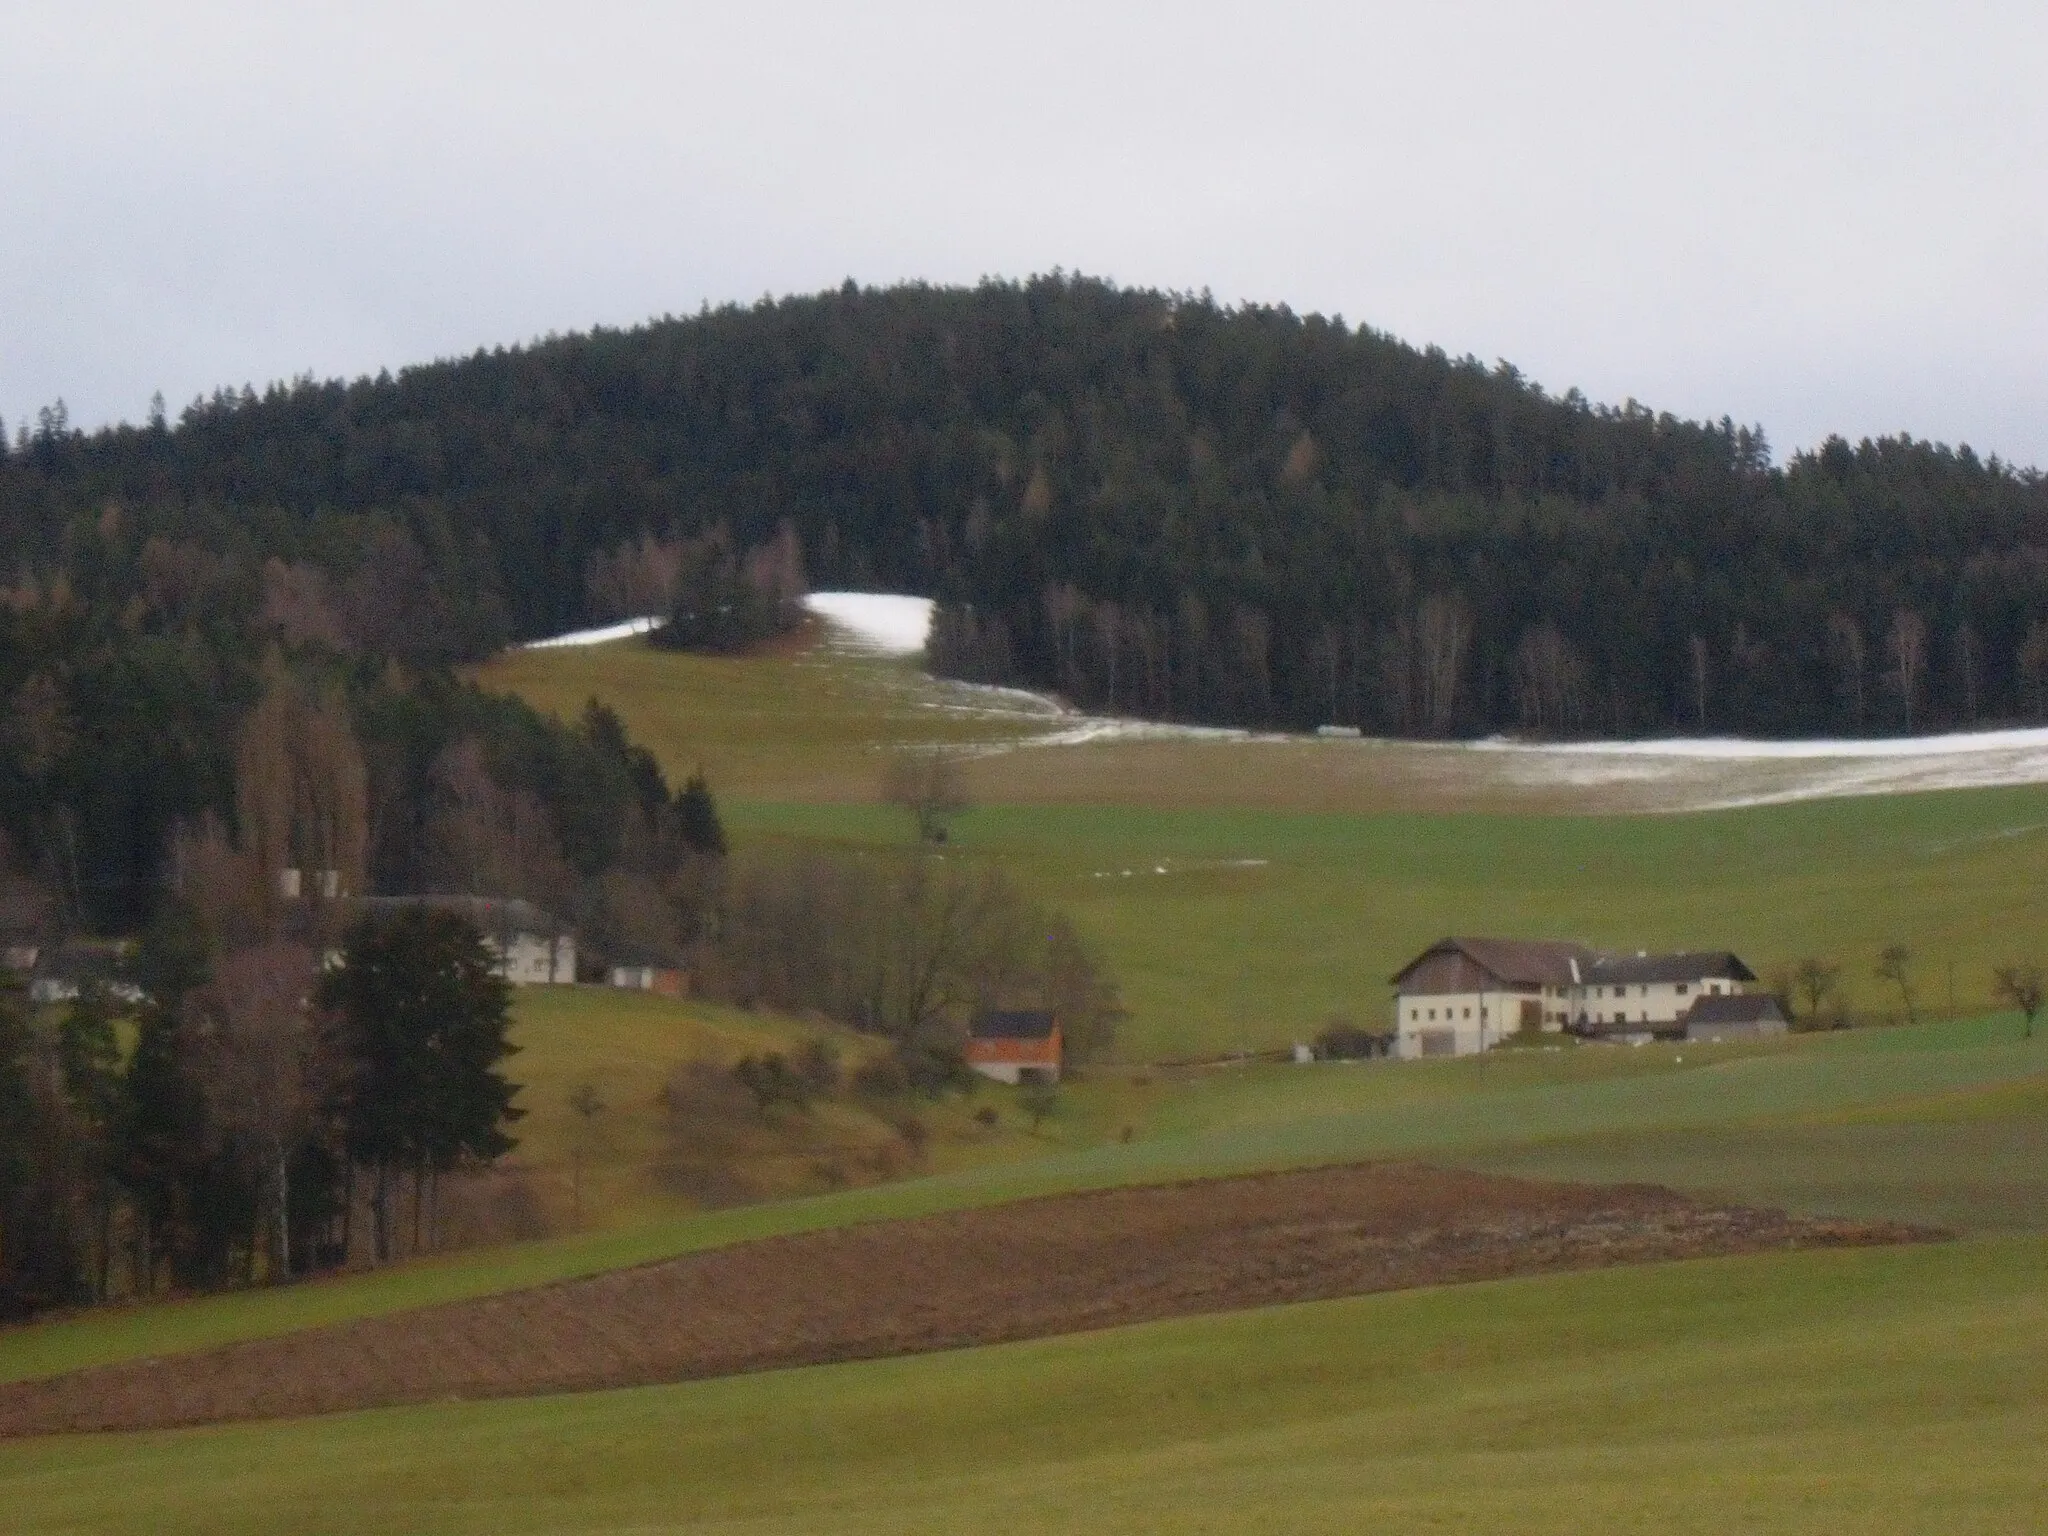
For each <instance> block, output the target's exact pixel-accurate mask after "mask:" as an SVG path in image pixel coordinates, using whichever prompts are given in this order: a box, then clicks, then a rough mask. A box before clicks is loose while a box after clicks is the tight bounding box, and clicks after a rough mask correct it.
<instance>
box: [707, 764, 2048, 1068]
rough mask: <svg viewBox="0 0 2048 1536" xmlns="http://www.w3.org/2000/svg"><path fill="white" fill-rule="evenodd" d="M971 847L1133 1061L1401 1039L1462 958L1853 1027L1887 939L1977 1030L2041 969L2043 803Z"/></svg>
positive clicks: (1142, 822)
mask: <svg viewBox="0 0 2048 1536" xmlns="http://www.w3.org/2000/svg"><path fill="white" fill-rule="evenodd" d="M729 815H730V819H731V821H732V823H733V825H734V827H735V828H736V829H737V830H738V832H739V834H740V836H741V838H742V840H756V839H770V838H791V839H809V840H827V841H839V842H846V843H869V842H878V841H882V840H885V839H888V838H891V837H900V836H901V835H902V834H901V829H900V827H899V826H898V825H897V823H896V820H895V818H893V817H892V816H891V815H889V814H888V813H887V812H886V811H884V810H883V809H882V808H880V807H862V806H805V805H777V806H766V805H755V804H740V805H735V806H732V807H730V810H729ZM953 846H954V847H955V848H956V849H957V850H958V851H959V852H961V853H963V854H967V855H972V856H978V857H988V858H992V859H996V860H999V861H1001V862H1002V863H1003V864H1004V865H1005V866H1006V867H1008V868H1010V869H1012V870H1014V871H1016V872H1017V873H1018V874H1020V875H1021V876H1022V877H1023V878H1024V879H1025V880H1026V881H1027V882H1028V883H1030V884H1031V885H1032V886H1033V887H1034V888H1035V889H1037V890H1038V891H1039V892H1040V893H1041V894H1043V895H1044V896H1046V897H1047V898H1048V899H1050V900H1052V901H1053V902H1055V903H1057V904H1058V905H1059V906H1061V907H1062V908H1064V909H1065V910H1067V911H1069V912H1071V913H1072V914H1073V915H1074V917H1075V920H1076V921H1077V922H1078V923H1079V924H1080V925H1081V927H1082V929H1083V931H1084V932H1085V933H1086V934H1088V935H1089V937H1090V938H1092V939H1093V940H1094V941H1095V943H1096V944H1097V945H1098V947H1099V948H1100V950H1101V951H1102V953H1103V954H1104V956H1105V957H1106V958H1107V960H1108V961H1109V963H1110V966H1111V969H1112V970H1113V971H1114V972H1115V973H1116V975H1117V976H1118V977H1119V979H1120V980H1121V981H1122V983H1123V987H1124V991H1125V997H1126V1001H1127V1002H1128V1004H1129V1005H1130V1008H1131V1011H1132V1017H1131V1019H1130V1021H1129V1023H1128V1024H1127V1026H1126V1028H1125V1030H1124V1034H1123V1040H1122V1045H1121V1052H1122V1054H1124V1055H1125V1056H1127V1057H1130V1058H1132V1059H1158V1058H1172V1057H1182V1056H1192V1055H1200V1054H1204V1053H1213V1052H1221V1051H1229V1050H1234V1049H1239V1048H1259V1047H1268V1046H1274V1045H1284V1044H1286V1043H1287V1042H1288V1041H1290V1040H1298V1039H1306V1038H1309V1037H1311V1036H1312V1035H1313V1034H1314V1033H1315V1031H1316V1029H1317V1028H1319V1027H1320V1025H1321V1024H1322V1022H1323V1021H1324V1020H1325V1018H1326V1017H1327V1016H1329V1015H1330V1014H1333V1013H1341V1014H1344V1015H1347V1016H1349V1017H1351V1018H1353V1019H1356V1020H1359V1021H1361V1022H1370V1023H1374V1024H1378V1023H1380V1022H1381V1021H1383V1020H1385V1019H1386V1018H1387V1017H1388V1009H1389V1006H1390V1000H1391V989H1390V988H1389V987H1388V985H1387V978H1388V977H1389V976H1390V975H1391V974H1392V973H1393V972H1394V970H1395V969H1396V968H1398V967H1399V966H1400V965H1401V964H1402V963H1404V962H1405V961H1407V960H1408V959H1409V958H1411V957H1412V956H1413V955H1414V954H1416V953H1417V952H1418V951H1420V950H1421V949H1422V948H1423V947H1424V946H1426V945H1428V944H1430V943H1432V942H1434V941H1435V940H1436V939H1438V938H1441V937H1443V936H1444V935H1445V934H1448V933H1498V934H1510V935H1514V936H1518V937H1528V938H1566V937H1569V938H1577V939H1582V940H1585V941H1587V942H1589V943H1594V944H1602V945H1612V946H1615V947H1619V948H1630V949H1634V948H1659V947H1681V948H1683V947H1691V948H1712V947H1726V948H1732V949H1734V950H1736V951H1737V952H1738V953H1739V954H1741V955H1742V956H1743V957H1744V958H1745V959H1747V960H1748V961H1749V962H1750V964H1751V965H1753V966H1754V967H1756V968H1757V969H1758V970H1759V971H1760V972H1766V971H1768V970H1769V969H1770V968H1771V967H1773V966H1776V965H1780V964H1786V963H1790V962H1794V961H1796V960H1798V959H1799V958H1800V957H1802V956H1805V955H1821V956H1826V957H1832V958H1833V959H1834V960H1835V961H1836V962H1838V963H1839V964H1841V965H1842V967H1843V973H1844V980H1845V983H1846V985H1847V988H1848V992H1849V998H1850V1001H1851V1003H1852V1004H1853V1005H1854V1006H1855V1007H1857V1008H1859V1009H1863V1010H1883V1009H1894V1010H1896V1009H1897V1008H1898V1006H1899V1004H1898V999H1897V996H1896V994H1895V993H1894V992H1892V991H1891V990H1890V989H1889V988H1887V987H1885V986H1884V985H1882V984H1881V983H1879V982H1878V980H1877V979H1876V977H1875V976H1874V975H1873V974H1872V968H1873V966H1874V964H1875V961H1876V958H1877V952H1878V951H1879V950H1880V949H1881V948H1883V947H1884V946H1885V945H1886V944H1887V943H1890V942H1892V941H1894V940H1898V941H1900V942H1904V943H1906V944H1907V945H1909V946H1910V947H1911V948H1912V950H1913V951H1914V954H1915V956H1916V966H1915V974H1916V980H1917V983H1918V986H1919V990H1920V1001H1921V1003H1922V1005H1923V1006H1926V1007H1930V1008H1933V1009H1936V1010H1942V1009H1946V1008H1947V1007H1949V1005H1950V999H1951V992H1950V976H1951V971H1950V967H1951V966H1953V968H1954V970H1953V978H1954V992H1953V999H1954V1004H1955V1006H1956V1007H1958V1008H1962V1009H1969V1008H1982V1007H1985V1006H1988V1005H1989V1003H1990V1001H1991V998H1990V982H1991V968H1992V967H1993V966H1994V965H1996V964H1998V963H2000V962H2001V961H2004V960H2008V959H2015V958H2021V959H2024V958H2026V957H2029V956H2041V957H2048V881H2043V880H2042V879H2041V878H2040V872H2041V870H2042V868H2043V865H2044V861H2048V788H2029V789H1996V790H1967V791H1946V792H1941V793H1934V794H1922V795H1902V796H1889V797H1869V798H1862V799H1845V800H1816V801H1808V802H1805V803H1801V804H1796V805H1784V806H1771V807H1762V808H1756V809H1750V810H1739V811H1717V812H1701V813H1692V814H1686V815H1670V816H1576V815H1575V816H1533V815H1517V816H1503V815H1459V816H1425V815H1417V814H1413V813H1388V814H1381V815H1315V814H1309V813H1302V812H1283V811H1245V810H1172V811H1146V810H1137V809H1132V808H1128V807H1101V806H1027V807H1019V806H990V807H986V808H984V809H981V810H976V811H973V812H970V813H969V814H968V815H966V816H964V817H962V818H961V819H960V821H959V822H958V824H957V828H956V831H955V833H954V839H953Z"/></svg>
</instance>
